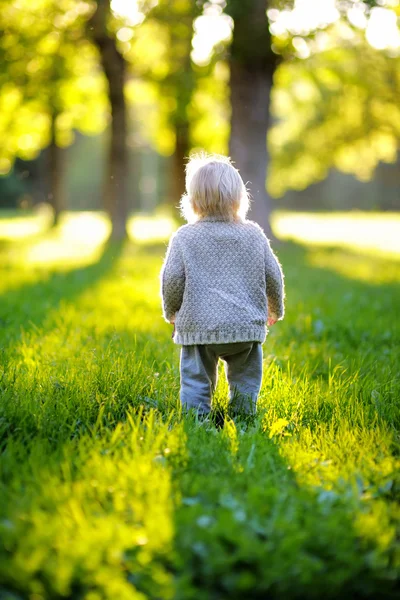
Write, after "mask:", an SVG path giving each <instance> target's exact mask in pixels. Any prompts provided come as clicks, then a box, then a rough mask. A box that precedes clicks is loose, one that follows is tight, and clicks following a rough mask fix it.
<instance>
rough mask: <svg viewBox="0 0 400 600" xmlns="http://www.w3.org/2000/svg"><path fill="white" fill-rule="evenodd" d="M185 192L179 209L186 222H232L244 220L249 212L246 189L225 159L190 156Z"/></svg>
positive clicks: (210, 155) (231, 165)
mask: <svg viewBox="0 0 400 600" xmlns="http://www.w3.org/2000/svg"><path fill="white" fill-rule="evenodd" d="M186 192H187V193H186V194H185V195H184V196H182V199H181V203H180V208H181V213H182V215H183V217H184V218H185V219H186V220H187V221H189V222H193V221H197V220H198V219H201V218H202V217H207V216H216V217H220V218H222V219H226V220H227V221H236V220H239V219H244V218H245V217H246V214H247V211H248V210H249V195H248V193H247V190H246V186H245V185H244V183H243V179H242V178H241V176H240V174H239V171H238V170H237V169H235V167H234V166H233V164H232V162H231V160H230V158H228V157H227V156H221V155H219V154H204V153H202V154H197V155H194V156H191V157H190V160H189V162H188V164H187V165H186Z"/></svg>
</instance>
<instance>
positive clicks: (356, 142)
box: [269, 40, 400, 196]
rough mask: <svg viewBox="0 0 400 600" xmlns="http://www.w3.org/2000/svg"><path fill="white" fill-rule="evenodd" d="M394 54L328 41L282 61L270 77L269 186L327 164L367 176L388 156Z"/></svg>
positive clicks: (397, 121) (297, 182) (294, 181)
mask: <svg viewBox="0 0 400 600" xmlns="http://www.w3.org/2000/svg"><path fill="white" fill-rule="evenodd" d="M398 67H399V59H398V58H390V57H388V56H387V55H386V54H385V53H384V52H380V51H378V50H375V49H373V48H372V47H370V46H369V45H368V44H366V43H363V42H361V40H359V43H358V44H354V45H353V44H352V45H342V46H340V47H339V46H337V45H334V46H332V47H331V48H329V49H327V50H325V51H323V52H320V53H315V54H312V55H311V56H310V57H309V58H308V59H307V60H304V61H302V60H299V59H297V60H295V61H292V62H289V63H285V64H282V65H281V66H280V67H279V70H278V72H277V73H276V77H275V84H276V86H275V91H274V94H273V112H274V114H275V115H276V117H278V119H279V121H278V122H277V124H276V125H275V126H274V127H273V128H272V130H271V132H270V147H271V154H272V166H271V177H270V181H269V187H270V191H271V193H273V194H274V195H275V196H280V195H282V194H283V193H284V192H285V191H286V190H287V189H289V188H292V189H304V188H305V187H307V186H308V185H310V184H311V183H314V182H315V181H318V180H321V179H323V178H324V177H326V175H327V173H328V171H329V169H330V168H332V167H335V168H337V169H339V170H341V171H343V172H346V173H352V174H354V175H356V176H357V177H358V178H359V179H361V180H368V179H370V178H371V176H372V175H373V172H374V170H375V168H376V166H377V164H378V163H379V161H385V162H395V161H396V158H397V151H398V144H399V139H400V109H399V105H398V102H397V98H398V95H399V91H400V76H399V72H400V71H399V68H398Z"/></svg>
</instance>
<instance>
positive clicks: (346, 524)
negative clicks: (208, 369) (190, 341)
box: [0, 214, 400, 600]
mask: <svg viewBox="0 0 400 600" xmlns="http://www.w3.org/2000/svg"><path fill="white" fill-rule="evenodd" d="M72 217H73V218H71V219H70V220H68V219H67V220H66V221H65V223H64V224H63V225H62V227H61V228H60V230H61V231H60V232H58V233H57V232H51V233H49V234H46V236H47V237H49V236H51V235H55V236H57V235H58V236H59V239H58V243H59V244H61V245H63V244H64V245H65V246H66V247H68V244H77V243H79V244H84V242H85V240H86V238H87V237H88V234H87V230H88V229H90V230H91V231H92V234H91V238H90V240H88V246H92V247H96V244H97V245H98V246H97V247H98V248H99V249H101V247H102V243H103V241H104V238H102V236H103V235H106V232H105V230H104V223H103V225H101V223H100V224H99V222H98V215H95V222H96V223H97V224H95V223H94V222H93V221H92V216H91V214H81V215H76V217H79V218H75V216H74V215H73V216H72ZM152 223H153V222H152V221H148V222H147V223H146V227H147V228H148V230H149V234H152V235H155V233H156V231H157V228H156V229H155V230H153V229H152ZM142 224H143V222H142ZM102 227H103V229H101V228H102ZM146 227H145V228H144V230H146ZM163 227H164V225H163V226H162V227H160V229H159V230H158V234H159V235H161V233H160V231H161V232H162V231H164V230H163ZM142 231H143V229H142ZM61 232H63V233H61ZM143 235H144V234H143ZM46 236H45V237H46ZM63 236H64V237H63ZM147 239H148V238H147ZM102 240H103V241H102ZM34 241H35V242H37V240H34ZM31 243H32V242H30V243H29V244H26V245H27V246H30V244H31ZM15 246H22V244H21V242H18V244H15ZM81 248H83V246H82V245H81ZM164 251H165V249H164V247H163V246H158V245H157V246H156V247H155V248H151V249H149V248H146V247H145V245H144V244H138V243H127V244H125V245H124V246H123V247H121V250H120V251H119V252H118V249H117V246H114V245H113V244H111V247H110V248H109V251H108V252H106V253H105V254H102V256H101V258H100V260H99V262H98V263H97V264H89V265H88V266H87V267H83V268H82V267H81V266H79V268H76V269H74V268H71V267H70V268H69V269H68V270H66V272H60V271H62V269H61V267H60V265H62V260H63V259H59V260H61V263H57V265H58V266H57V268H56V269H54V265H53V264H51V263H49V262H43V263H37V264H41V266H40V268H31V263H29V268H26V266H25V264H24V263H20V264H18V263H15V264H14V265H12V268H9V266H8V265H7V264H5V263H4V262H3V263H1V264H0V267H1V274H0V275H1V276H0V285H1V288H2V294H1V296H0V324H1V325H2V327H0V348H1V358H2V360H1V361H0V394H1V403H0V440H1V444H2V445H3V448H4V451H3V453H2V460H1V461H0V540H1V541H0V581H1V583H0V590H1V591H2V590H3V589H5V590H6V593H8V592H9V597H10V598H11V597H13V598H14V597H15V598H16V597H18V598H20V597H21V598H22V597H24V598H25V597H26V598H38V599H39V598H61V597H65V598H67V597H68V598H72V597H75V596H77V597H78V596H79V597H82V598H87V599H88V600H89V598H90V599H95V598H96V599H97V598H102V599H104V600H115V599H120V598H121V600H122V599H125V598H126V600H139V599H142V598H165V599H166V600H172V599H185V600H186V599H193V598H196V599H198V600H205V599H208V598H217V597H224V598H225V597H227V598H228V597H229V598H250V597H251V598H253V597H255V593H254V590H256V594H257V597H259V598H267V597H270V595H271V593H270V592H271V590H276V594H275V595H276V597H279V598H281V597H282V598H287V599H288V600H291V599H296V598H300V597H302V598H309V597H313V598H317V597H330V598H334V597H335V598H347V597H349V598H350V597H355V598H361V597H368V598H374V597H376V598H378V597H379V598H384V599H388V600H390V599H391V598H394V597H395V595H394V592H393V589H392V588H394V585H395V584H394V582H395V581H396V578H397V576H398V572H399V565H398V535H397V537H396V534H395V527H396V526H397V524H398V523H399V522H400V521H399V512H398V505H397V504H396V500H395V494H397V493H398V489H399V488H398V486H399V480H398V474H399V466H400V465H399V459H398V455H397V454H396V452H397V448H398V438H397V434H396V430H397V429H398V424H399V420H400V407H399V401H398V399H399V397H400V388H399V386H400V381H399V376H398V373H399V368H398V356H399V352H398V339H399V323H398V319H397V318H396V316H397V306H398V304H399V290H400V288H399V286H398V282H397V281H396V282H394V279H393V281H392V282H391V283H388V282H386V283H385V285H382V286H379V285H376V283H377V282H380V281H381V277H382V275H381V271H382V264H383V263H386V262H388V261H384V260H383V259H378V258H371V257H366V256H361V255H360V256H358V257H357V261H358V263H359V264H358V263H357V264H358V267H357V269H358V270H359V271H360V272H363V273H364V272H365V273H366V275H365V277H366V279H368V280H366V281H360V280H359V278H358V276H357V275H354V276H353V277H351V276H350V273H349V274H347V276H346V277H343V275H342V274H341V273H338V272H337V268H336V262H342V263H347V262H348V263H349V264H352V263H351V256H352V253H351V252H349V251H346V250H344V249H335V250H334V251H331V250H330V249H326V248H325V249H321V248H308V249H307V250H304V249H302V248H300V247H299V246H298V245H282V247H281V248H280V251H279V256H280V259H281V261H282V264H283V267H284V271H285V274H286V285H287V298H288V300H287V312H286V316H285V320H284V321H283V322H282V323H279V324H278V325H277V326H276V328H275V327H274V328H271V332H270V334H269V336H268V338H267V340H266V342H265V345H264V365H265V369H264V376H263V385H262V390H261V395H260V401H259V411H258V414H257V416H256V419H255V422H254V424H252V425H246V424H245V423H243V421H241V420H240V419H236V420H235V421H233V420H232V419H227V421H226V424H225V428H224V429H223V430H222V431H221V430H217V429H216V428H215V427H214V426H212V425H210V424H209V423H208V424H207V422H197V421H196V420H195V419H190V418H182V416H181V415H180V412H179V348H177V347H176V346H175V345H174V344H173V342H172V340H171V328H170V327H169V326H168V325H167V324H166V323H165V322H164V321H163V319H162V314H161V307H160V296H159V272H160V267H161V264H162V259H163V254H164ZM329 257H330V258H332V261H333V262H332V263H329V262H328V258H329ZM324 261H325V263H324ZM391 264H392V265H393V267H395V266H397V263H395V262H393V261H392V263H391ZM369 268H371V270H370V271H364V270H365V269H369ZM353 270H356V267H355V265H353ZM368 273H369V274H370V275H368V277H367V274H368ZM398 276H399V279H400V274H398ZM369 277H370V278H369ZM393 277H394V274H393ZM18 278H19V281H18ZM372 283H373V285H371V284H372ZM220 373H221V374H222V367H221V371H220ZM217 398H218V400H219V402H220V403H221V404H223V405H226V401H227V385H226V381H225V379H223V378H222V377H221V378H220V381H219V384H218V390H217ZM77 540H78V542H79V543H78V545H77ZM396 561H397V562H396ZM2 585H3V588H1V586H2ZM222 586H223V587H222ZM221 590H222V591H221ZM327 590H328V592H329V593H325V592H326V591H327ZM359 590H367V592H368V594H367V595H364V596H362V594H361V595H360V594H359V593H358V592H359ZM1 591H0V596H1ZM353 591H354V593H353ZM392 592H393V593H392Z"/></svg>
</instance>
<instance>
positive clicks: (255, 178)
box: [225, 0, 382, 236]
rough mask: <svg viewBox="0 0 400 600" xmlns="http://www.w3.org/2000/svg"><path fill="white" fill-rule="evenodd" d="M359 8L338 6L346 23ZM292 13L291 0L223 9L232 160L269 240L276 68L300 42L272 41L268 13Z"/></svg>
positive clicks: (237, 1)
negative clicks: (228, 32)
mask: <svg viewBox="0 0 400 600" xmlns="http://www.w3.org/2000/svg"><path fill="white" fill-rule="evenodd" d="M355 4H357V1H356V0H348V1H347V2H346V0H344V1H343V2H340V3H338V5H337V6H338V9H340V11H341V12H342V14H343V15H344V17H345V18H346V17H347V14H348V11H349V9H350V8H352V7H354V5H355ZM364 4H365V9H366V11H367V10H368V8H369V9H370V8H372V7H374V6H378V5H379V6H380V5H382V2H377V1H375V0H368V2H366V3H364ZM293 7H294V2H293V1H291V0H269V1H267V0H248V1H247V2H243V1H242V0H227V3H226V8H225V12H226V13H227V14H229V15H230V16H231V17H232V19H233V22H234V28H233V38H232V42H231V46H230V50H229V59H228V60H229V67H230V73H231V79H230V88H231V109H232V116H231V140H230V154H231V156H232V158H233V159H234V160H235V161H236V162H237V164H238V166H239V167H240V168H241V172H242V175H243V177H244V179H245V181H249V183H250V186H251V191H252V195H253V198H254V200H253V205H252V210H251V216H252V218H253V219H255V220H256V221H257V222H258V223H259V224H260V225H261V226H262V227H263V228H264V229H265V231H266V233H267V235H270V236H271V228H270V224H269V215H270V211H271V201H270V199H269V197H268V195H267V192H266V170H267V167H268V165H269V156H268V151H267V144H266V138H267V133H268V131H269V129H270V127H271V111H270V106H271V102H270V99H271V91H272V87H273V83H274V76H275V72H276V69H277V67H278V65H279V64H280V62H281V60H282V59H283V58H284V57H288V56H293V55H294V54H295V53H296V45H298V43H299V39H298V38H297V37H296V33H294V32H293V31H290V30H288V31H286V32H285V33H284V35H281V36H279V35H276V34H273V35H271V30H270V28H269V22H268V20H267V9H273V10H274V13H276V14H279V12H280V11H281V10H285V11H286V12H287V11H290V10H292V9H293ZM319 26H320V25H317V26H315V27H314V28H313V27H311V28H310V29H309V30H308V31H305V32H303V38H304V37H313V36H314V35H315V32H316V29H318V27H319ZM321 26H322V27H324V26H325V25H321Z"/></svg>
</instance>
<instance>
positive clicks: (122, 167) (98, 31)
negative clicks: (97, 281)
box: [89, 0, 128, 240]
mask: <svg viewBox="0 0 400 600" xmlns="http://www.w3.org/2000/svg"><path fill="white" fill-rule="evenodd" d="M109 15H110V0H98V1H97V8H96V11H95V13H94V14H93V16H92V18H91V20H90V22H89V24H90V26H91V34H92V37H93V39H94V42H95V44H96V45H97V47H98V49H99V52H100V57H101V63H102V66H103V69H104V74H105V76H106V78H107V82H108V88H109V99H110V106H111V137H110V147H109V155H108V166H107V171H106V180H105V182H104V206H105V209H106V210H107V212H108V214H109V215H110V219H111V224H112V234H111V237H112V238H113V239H115V240H121V239H123V238H125V237H126V224H127V220H128V200H127V193H126V185H127V172H128V149H127V141H126V138H127V111H126V101H125V94H124V85H125V59H124V57H123V56H122V54H121V53H120V52H119V50H118V48H117V44H116V41H115V38H114V37H111V35H110V34H109V32H108V29H107V21H108V18H109Z"/></svg>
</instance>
